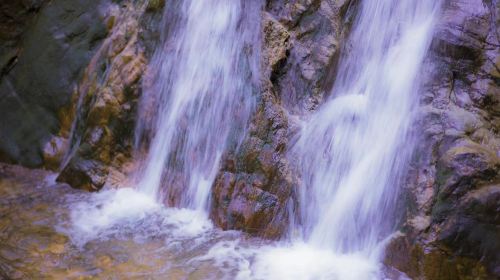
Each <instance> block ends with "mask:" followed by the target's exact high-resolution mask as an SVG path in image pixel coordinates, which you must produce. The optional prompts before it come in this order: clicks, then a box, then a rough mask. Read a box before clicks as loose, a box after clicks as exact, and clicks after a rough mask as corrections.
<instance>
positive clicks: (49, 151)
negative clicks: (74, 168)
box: [43, 137, 68, 170]
mask: <svg viewBox="0 0 500 280" xmlns="http://www.w3.org/2000/svg"><path fill="white" fill-rule="evenodd" d="M67 150H68V139H67V138H63V137H53V138H52V139H51V140H50V141H49V142H47V143H46V144H45V147H44V148H43V161H44V163H45V167H47V168H49V169H52V170H57V169H58V168H59V166H60V165H61V162H62V160H63V158H64V155H65V153H66V151H67Z"/></svg>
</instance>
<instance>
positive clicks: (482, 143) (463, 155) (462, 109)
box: [387, 0, 500, 279]
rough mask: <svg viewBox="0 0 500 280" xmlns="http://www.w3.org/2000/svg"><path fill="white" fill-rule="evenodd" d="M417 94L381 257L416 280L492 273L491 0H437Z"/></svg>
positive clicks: (495, 59)
mask: <svg viewBox="0 0 500 280" xmlns="http://www.w3.org/2000/svg"><path fill="white" fill-rule="evenodd" d="M445 2H446V3H444V6H443V11H442V13H443V16H441V17H440V20H439V22H438V27H437V30H436V34H435V36H434V40H433V44H432V49H431V52H430V54H429V57H428V63H427V65H426V67H425V69H424V73H423V74H424V81H425V84H424V93H423V95H422V97H421V104H422V107H421V110H420V112H421V114H420V116H421V118H420V120H419V121H420V126H418V127H417V129H419V131H421V132H422V133H420V134H421V135H422V137H421V138H420V139H419V141H418V143H419V146H418V147H417V151H416V154H415V160H414V162H413V168H412V170H411V172H410V174H409V179H408V182H409V183H408V185H407V186H406V190H407V203H406V205H408V209H407V216H406V219H405V222H404V225H403V227H402V232H403V233H404V234H402V235H401V236H399V237H397V238H395V241H394V242H393V243H392V244H391V245H389V248H388V256H387V263H389V264H390V265H394V266H395V267H396V268H398V269H400V270H402V271H404V272H406V273H407V274H408V275H409V276H410V277H412V278H415V279H420V278H422V279H493V278H494V277H500V270H499V267H498V264H499V263H500V214H499V213H500V199H499V198H500V135H499V131H500V130H499V129H500V114H499V113H500V89H499V81H500V80H499V67H500V64H499V62H500V57H499V56H498V54H499V46H500V42H499V37H498V36H499V28H500V25H499V18H498V15H499V13H500V6H499V4H500V3H499V2H498V1H483V0H472V1H464V0H453V1H445Z"/></svg>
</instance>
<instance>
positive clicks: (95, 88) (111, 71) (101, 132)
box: [60, 3, 146, 189]
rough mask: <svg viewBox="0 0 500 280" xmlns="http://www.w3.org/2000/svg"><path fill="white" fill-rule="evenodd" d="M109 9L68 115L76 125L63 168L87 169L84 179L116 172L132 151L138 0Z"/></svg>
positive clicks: (142, 65) (140, 66) (139, 67)
mask: <svg viewBox="0 0 500 280" xmlns="http://www.w3.org/2000/svg"><path fill="white" fill-rule="evenodd" d="M136 5H138V6H136ZM115 8H116V9H115V10H113V11H112V13H111V14H112V18H113V24H110V25H109V27H110V30H109V36H108V37H107V38H106V39H105V40H104V41H103V43H102V45H101V47H100V48H99V50H98V51H97V52H96V54H95V55H94V57H93V58H92V60H91V61H90V63H89V65H88V66H87V68H86V70H85V74H84V78H83V79H82V80H81V81H80V83H79V86H78V92H77V96H78V99H81V100H83V102H82V103H81V104H77V106H78V108H76V111H77V112H78V114H77V116H76V118H75V119H74V120H73V121H74V124H75V127H77V128H78V129H77V130H75V131H74V132H73V135H71V136H72V138H73V143H76V145H75V147H73V149H74V150H75V153H74V157H75V158H74V159H72V160H71V161H70V164H69V165H68V166H67V167H65V168H64V170H63V173H65V172H66V169H67V168H68V169H70V170H68V172H69V173H73V172H74V170H78V172H79V173H81V174H82V176H84V175H83V173H85V172H89V174H86V175H85V176H86V177H89V178H92V177H95V176H94V174H96V173H97V174H104V175H102V176H107V174H109V173H110V169H112V170H113V172H112V173H113V174H117V173H119V172H120V170H123V167H124V166H125V164H126V161H127V158H128V159H130V155H131V153H132V151H131V149H132V148H131V147H132V144H131V143H132V139H133V132H134V129H133V127H134V124H135V121H134V117H135V107H136V104H137V99H138V97H139V95H140V90H141V89H140V83H139V82H140V80H141V78H142V75H143V73H144V71H145V69H146V57H145V53H144V52H145V51H144V47H143V46H142V42H141V41H140V37H139V32H140V31H141V26H140V22H139V20H138V19H139V18H140V16H141V15H142V14H143V12H144V10H143V9H142V8H141V6H140V3H135V4H130V5H122V6H120V7H115ZM60 133H61V134H62V132H60ZM89 161H90V162H93V163H95V165H93V167H92V168H80V166H85V167H87V166H88V164H87V162H89ZM94 166H97V167H95V168H94ZM115 177H116V176H115ZM108 179H110V181H112V182H114V183H116V180H114V179H112V178H108ZM60 180H61V181H64V182H67V183H69V184H70V185H72V186H73V187H75V188H84V189H88V183H87V181H85V180H71V181H68V177H67V176H63V177H61V178H60ZM106 180H107V179H106V178H99V180H97V183H95V182H94V180H91V181H92V184H93V188H96V189H100V188H101V187H102V185H103V184H104V183H103V181H106ZM94 183H95V184H94Z"/></svg>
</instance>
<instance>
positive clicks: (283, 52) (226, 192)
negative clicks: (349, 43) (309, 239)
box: [211, 0, 350, 238]
mask: <svg viewBox="0 0 500 280" xmlns="http://www.w3.org/2000/svg"><path fill="white" fill-rule="evenodd" d="M349 3H350V1H331V0H330V1H328V0H313V1H301V0H296V1H278V0H269V1H267V2H266V6H265V8H264V12H263V16H262V22H261V29H262V44H263V45H262V61H261V73H262V76H261V92H260V95H259V96H258V98H259V103H258V106H257V110H256V112H255V114H254V117H253V120H252V123H251V126H250V131H249V133H248V136H247V137H246V139H245V140H244V142H243V144H242V147H241V148H240V149H239V150H238V151H237V152H236V153H235V154H230V155H227V156H226V159H225V162H224V164H223V167H222V170H221V172H220V173H219V175H218V176H217V179H216V181H215V183H214V186H213V192H212V207H211V217H212V218H213V220H214V222H215V223H216V224H218V225H219V226H221V227H222V228H224V229H240V230H244V231H247V232H250V233H253V234H256V235H261V236H265V237H268V238H278V237H280V236H283V234H285V233H286V231H287V227H288V224H289V221H290V219H291V218H292V217H290V216H289V215H290V214H292V211H290V210H292V209H294V207H297V205H296V199H294V193H295V191H296V188H297V187H298V181H297V177H296V174H294V172H293V168H292V167H291V164H290V162H289V161H288V159H287V157H286V153H287V149H288V146H289V142H290V141H291V139H292V138H293V134H294V125H293V120H291V119H290V115H291V114H292V113H293V114H300V113H301V112H302V113H303V112H304V111H306V110H312V109H314V108H315V107H316V106H317V105H318V104H319V102H320V101H321V100H322V99H323V96H324V95H325V93H326V92H327V89H328V84H327V83H325V80H328V78H329V77H330V76H329V75H331V72H330V71H333V69H334V66H335V63H336V58H337V56H338V54H339V50H340V43H339V42H340V41H341V38H342V37H343V36H344V34H345V32H346V30H345V29H343V25H342V23H343V22H344V21H345V20H346V17H345V14H346V11H347V8H348V6H349Z"/></svg>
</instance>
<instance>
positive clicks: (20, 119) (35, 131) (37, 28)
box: [0, 0, 109, 166]
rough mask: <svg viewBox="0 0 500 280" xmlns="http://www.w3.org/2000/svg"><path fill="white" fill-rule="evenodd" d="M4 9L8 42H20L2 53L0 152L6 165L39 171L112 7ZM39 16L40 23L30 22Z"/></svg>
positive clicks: (60, 4) (101, 3) (101, 2)
mask: <svg viewBox="0 0 500 280" xmlns="http://www.w3.org/2000/svg"><path fill="white" fill-rule="evenodd" d="M0 5H2V13H4V11H5V12H6V13H7V14H6V21H7V23H4V21H3V17H2V20H0V28H1V29H2V30H4V28H5V29H6V30H10V31H9V32H8V33H7V34H4V36H6V37H10V38H11V40H10V42H14V41H15V42H16V43H15V44H14V45H12V48H11V50H14V51H6V52H4V51H3V50H2V51H0V53H2V59H1V60H2V61H3V62H2V64H3V65H2V69H3V70H2V72H1V73H0V99H1V100H2V101H1V102H0V111H1V112H3V117H2V118H1V119H0V135H2V137H0V150H1V154H2V155H4V156H3V159H4V160H9V161H12V162H16V163H20V164H24V165H28V166H40V165H42V164H43V152H42V150H43V148H44V146H45V144H46V143H47V142H48V141H50V139H51V138H52V136H53V135H54V134H57V132H58V130H59V128H60V122H59V120H58V116H57V112H58V110H60V109H61V108H62V107H64V106H67V105H69V103H70V102H71V100H72V93H73V88H74V86H75V85H76V82H77V80H78V79H79V78H80V75H81V73H82V70H83V69H84V67H85V66H86V64H87V63H88V61H89V60H90V58H91V56H92V54H93V52H94V51H95V50H96V47H97V46H98V45H99V43H100V42H101V40H102V39H103V38H104V37H105V36H106V28H105V25H104V22H103V20H104V17H105V12H106V9H105V8H104V7H106V5H109V4H108V1H106V0H91V1H83V0H74V1H65V0H61V1H60V0H57V1H2V3H1V4H0ZM5 7H6V9H5V10H4V9H3V8H5ZM16 7H21V8H19V9H18V8H16ZM99 7H103V8H99ZM38 10H39V11H38ZM12 11H13V12H12ZM36 11H38V12H36ZM35 12H36V17H33V16H30V15H31V14H34V13H35ZM28 17H29V19H27V18H28ZM12 26H15V27H12ZM0 36H1V35H0ZM2 42H3V40H2ZM6 42H7V41H6ZM7 44H8V43H7ZM3 46H4V45H3V43H2V47H3ZM40 46H43V48H41V47H40ZM2 47H0V49H1V48H2ZM4 54H5V56H4Z"/></svg>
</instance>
